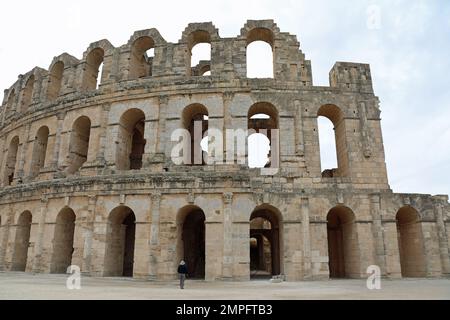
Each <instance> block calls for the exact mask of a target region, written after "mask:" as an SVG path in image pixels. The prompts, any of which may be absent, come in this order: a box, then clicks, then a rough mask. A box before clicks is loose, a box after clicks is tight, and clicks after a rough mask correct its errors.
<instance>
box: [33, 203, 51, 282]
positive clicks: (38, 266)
mask: <svg viewBox="0 0 450 320" xmlns="http://www.w3.org/2000/svg"><path fill="white" fill-rule="evenodd" d="M47 204H48V199H47V198H45V197H43V198H41V207H40V210H39V224H38V233H37V238H36V243H35V248H36V249H35V251H34V252H35V254H34V259H33V269H32V271H33V272H36V273H39V272H42V271H43V270H44V269H45V268H44V266H43V265H42V264H43V256H42V254H43V247H44V234H45V219H46V216H47Z"/></svg>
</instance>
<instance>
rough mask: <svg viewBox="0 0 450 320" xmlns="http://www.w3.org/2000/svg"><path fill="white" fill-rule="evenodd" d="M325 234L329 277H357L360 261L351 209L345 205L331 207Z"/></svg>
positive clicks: (353, 216)
mask: <svg viewBox="0 0 450 320" xmlns="http://www.w3.org/2000/svg"><path fill="white" fill-rule="evenodd" d="M327 235H328V259H329V260H328V261H329V262H328V263H329V269H330V278H354V277H355V278H358V276H359V273H360V272H359V263H360V261H359V249H358V240H357V231H356V225H355V215H354V213H353V211H352V210H351V209H349V208H347V207H345V206H336V207H334V208H333V209H331V210H330V211H329V212H328V215H327Z"/></svg>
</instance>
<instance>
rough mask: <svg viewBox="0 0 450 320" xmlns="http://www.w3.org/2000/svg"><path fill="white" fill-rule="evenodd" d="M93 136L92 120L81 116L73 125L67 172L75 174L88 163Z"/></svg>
mask: <svg viewBox="0 0 450 320" xmlns="http://www.w3.org/2000/svg"><path fill="white" fill-rule="evenodd" d="M90 135H91V120H90V119H89V118H88V117H86V116H81V117H79V118H78V119H77V120H75V122H74V123H73V125H72V132H71V133H70V142H69V155H68V166H67V172H68V173H70V174H73V173H75V172H76V171H77V170H78V169H79V168H81V166H82V165H83V163H85V162H86V160H87V156H88V150H89V138H90Z"/></svg>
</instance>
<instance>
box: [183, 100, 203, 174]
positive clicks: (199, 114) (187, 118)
mask: <svg viewBox="0 0 450 320" xmlns="http://www.w3.org/2000/svg"><path fill="white" fill-rule="evenodd" d="M208 119H209V118H208V110H207V109H206V107H205V106H204V105H201V104H191V105H189V106H187V107H186V108H185V109H184V110H183V113H182V124H183V127H184V129H186V130H188V131H189V134H190V136H191V145H190V146H191V147H190V149H189V150H188V154H187V155H185V160H186V161H185V163H189V164H191V165H204V164H205V163H206V161H205V157H206V152H205V150H208V143H207V141H208V138H207V137H204V134H205V132H206V131H208Z"/></svg>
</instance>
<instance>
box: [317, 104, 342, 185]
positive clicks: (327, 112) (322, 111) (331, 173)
mask: <svg viewBox="0 0 450 320" xmlns="http://www.w3.org/2000/svg"><path fill="white" fill-rule="evenodd" d="M317 115H318V117H319V118H320V117H325V118H327V119H328V120H330V121H331V123H332V124H333V126H334V128H333V130H334V134H333V135H334V141H335V143H334V145H335V148H336V156H337V168H328V169H324V166H325V163H328V164H330V163H336V162H333V160H331V162H329V159H330V156H331V159H332V157H333V156H334V153H333V154H332V155H330V154H328V155H322V153H326V152H327V151H329V147H330V141H329V140H330V139H329V136H330V135H329V130H328V135H327V134H325V138H324V139H323V140H325V141H327V140H326V139H327V138H326V137H328V143H327V144H325V145H322V144H320V146H319V148H320V154H321V161H324V162H322V163H321V167H322V177H328V178H331V177H345V176H347V175H348V170H349V165H348V151H347V143H346V137H345V121H344V114H343V112H342V111H341V109H339V108H338V107H337V106H335V105H331V104H327V105H323V106H322V107H320V108H319V111H318V113H317ZM320 123H321V124H322V123H323V122H322V121H321V122H320ZM320 129H325V128H319V130H320ZM325 130H326V129H325ZM322 131H324V130H322ZM325 133H326V132H325ZM320 135H321V133H320V132H319V137H320ZM323 140H321V141H320V142H324V141H323ZM332 145H333V143H331V146H332ZM325 159H327V160H326V161H327V162H325Z"/></svg>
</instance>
